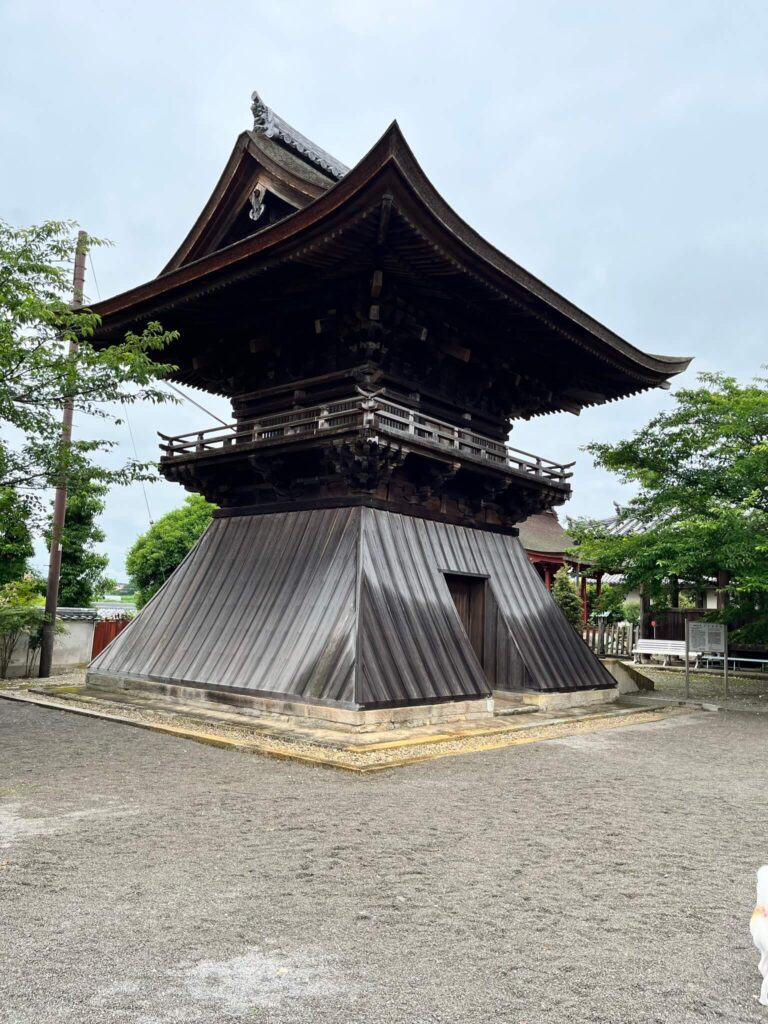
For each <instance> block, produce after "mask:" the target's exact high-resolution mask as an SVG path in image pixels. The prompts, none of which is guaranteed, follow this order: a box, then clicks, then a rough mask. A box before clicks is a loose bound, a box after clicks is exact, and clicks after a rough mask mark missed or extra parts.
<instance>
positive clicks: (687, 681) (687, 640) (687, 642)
mask: <svg viewBox="0 0 768 1024" xmlns="http://www.w3.org/2000/svg"><path fill="white" fill-rule="evenodd" d="M689 625H690V623H689V622H688V616H687V615H686V617H685V699H686V700H688V699H689V698H690V696H691V680H690V676H689V674H688V655H689V653H690V650H691V644H690V638H689V630H688V626H689Z"/></svg>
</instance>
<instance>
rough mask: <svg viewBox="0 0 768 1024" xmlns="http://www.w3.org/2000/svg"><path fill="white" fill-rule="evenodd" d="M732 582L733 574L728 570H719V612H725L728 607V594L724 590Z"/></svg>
mask: <svg viewBox="0 0 768 1024" xmlns="http://www.w3.org/2000/svg"><path fill="white" fill-rule="evenodd" d="M730 582H731V574H730V573H729V572H728V570H727V569H718V570H717V610H718V611H719V612H722V611H724V610H725V609H726V608H727V607H728V594H727V593H726V592H725V591H724V589H723V588H725V587H727V586H728V584H729V583H730Z"/></svg>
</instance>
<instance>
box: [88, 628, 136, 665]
mask: <svg viewBox="0 0 768 1024" xmlns="http://www.w3.org/2000/svg"><path fill="white" fill-rule="evenodd" d="M130 621H131V620H130V619H101V620H100V621H99V622H97V623H96V628H95V629H94V631H93V649H92V650H91V659H93V658H95V657H96V655H97V654H101V652H102V651H103V650H104V648H105V647H106V646H107V644H111V643H112V641H113V640H114V639H115V637H116V636H117V634H118V633H122V631H123V630H124V629H125V627H126V626H127V625H128V623H129V622H130Z"/></svg>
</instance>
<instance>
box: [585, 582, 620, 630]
mask: <svg viewBox="0 0 768 1024" xmlns="http://www.w3.org/2000/svg"><path fill="white" fill-rule="evenodd" d="M625 594H626V588H625V587H620V586H614V585H612V584H610V583H606V584H604V585H603V586H602V587H601V589H600V594H599V596H598V593H597V586H596V585H595V584H594V583H590V584H589V585H588V586H587V607H588V608H589V611H590V615H596V614H600V615H605V613H606V612H608V620H609V621H610V622H619V621H620V620H621V618H622V617H623V606H624V596H625Z"/></svg>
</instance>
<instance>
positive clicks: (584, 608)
mask: <svg viewBox="0 0 768 1024" xmlns="http://www.w3.org/2000/svg"><path fill="white" fill-rule="evenodd" d="M581 621H582V622H583V623H584V625H585V626H586V624H587V623H588V622H589V610H588V608H587V577H586V576H582V577H581Z"/></svg>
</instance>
